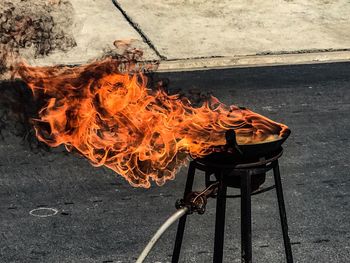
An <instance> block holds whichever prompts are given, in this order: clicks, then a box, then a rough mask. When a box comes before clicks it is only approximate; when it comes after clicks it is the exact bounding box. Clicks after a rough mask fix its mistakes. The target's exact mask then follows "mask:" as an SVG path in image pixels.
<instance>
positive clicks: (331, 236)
mask: <svg viewBox="0 0 350 263" xmlns="http://www.w3.org/2000/svg"><path fill="white" fill-rule="evenodd" d="M157 77H159V78H168V79H169V91H170V92H182V93H183V94H189V95H191V96H194V95H196V94H198V93H201V94H207V93H211V94H213V95H215V96H217V97H218V98H219V99H220V100H222V101H223V102H224V103H226V104H236V105H240V106H246V107H248V108H251V109H252V110H254V111H256V112H259V113H261V114H263V115H266V116H267V117H269V118H271V119H273V120H276V121H278V122H282V123H285V124H287V125H288V126H289V127H290V129H291V130H292V134H291V136H290V138H289V139H288V140H287V141H286V143H285V144H284V155H283V157H282V158H281V159H280V169H281V175H282V180H283V186H284V193H285V201H286V209H287V215H288V221H289V230H290V237H291V241H292V244H293V246H292V248H293V253H294V258H295V262H300V263H329V262H332V263H344V262H348V260H349V258H350V221H349V218H350V203H349V202H350V177H349V176H350V174H349V173H350V168H349V159H350V151H349V148H350V142H349V130H350V121H349V120H350V119H349V115H350V63H338V64H319V65H305V66H303V65H299V66H283V67H261V68H241V69H240V68H236V69H225V70H208V71H198V72H197V71H192V72H179V73H162V74H158V76H157ZM12 85H13V86H15V85H17V84H12V83H8V82H7V83H1V84H0V90H2V92H3V91H5V90H9V89H11V86H12ZM2 94H3V93H2ZM21 96H22V95H18V96H17V97H16V96H15V98H20V97H21ZM23 96H24V97H26V96H28V97H26V98H29V96H30V95H29V94H27V93H24V95H23ZM23 96H22V99H23ZM196 96H197V95H196ZM0 104H1V103H0ZM1 105H2V106H0V112H1V118H0V127H1V134H0V135H1V136H0V137H1V138H0V139H1V141H0V262H6V263H7V262H21V263H22V262H50V263H51V262H52V263H56V262H57V263H58V262H83V263H88V262H101V263H102V262H105V263H106V262H115V263H116V262H119V263H122V262H134V261H135V259H136V257H137V256H138V254H139V253H140V252H141V250H142V249H143V247H144V246H145V245H146V243H147V242H148V241H149V239H150V238H151V236H152V235H153V233H154V232H155V231H156V230H157V228H158V227H159V226H160V225H161V224H162V223H163V221H164V220H165V219H166V218H167V217H168V216H169V215H171V214H172V213H173V212H174V211H175V207H174V203H175V201H176V199H178V198H179V197H181V196H182V193H183V190H184V186H185V180H186V167H184V168H183V169H181V171H180V172H179V173H178V175H177V176H176V179H175V180H174V181H170V182H168V183H166V184H165V185H164V186H162V187H158V186H155V185H154V186H152V187H151V188H150V189H139V188H132V187H131V186H130V185H129V184H128V183H127V182H125V180H124V179H123V178H121V177H120V176H118V175H116V174H114V173H113V172H112V171H111V170H109V169H106V168H101V167H100V168H95V167H93V166H91V165H90V164H89V162H88V161H87V160H86V159H84V158H82V157H80V156H79V155H77V154H75V153H67V152H66V151H65V150H64V149H63V148H58V149H54V150H51V151H47V150H45V148H40V147H39V148H38V147H33V145H36V143H35V142H33V141H31V143H29V142H28V141H29V140H28V137H25V138H23V136H21V134H23V133H21V132H20V131H19V130H20V129H22V128H20V126H18V125H16V123H14V122H13V121H12V120H11V114H8V113H9V112H10V111H11V109H10V108H9V106H8V104H6V103H5V102H3V103H2V104H1ZM6 105H7V106H6ZM6 116H7V117H6ZM29 145H31V146H32V147H29ZM203 179H204V178H203V174H200V173H198V175H197V176H196V179H195V183H196V188H197V189H202V187H203ZM271 182H272V180H271V174H270V175H269V176H268V179H267V182H266V186H267V185H268V184H269V183H271ZM234 192H236V190H234V189H230V190H229V193H234ZM252 201H253V212H252V214H253V262H256V263H262V262H269V263H279V262H285V261H284V252H283V241H282V236H281V229H280V224H279V217H278V209H277V203H276V196H275V192H274V191H271V192H268V193H264V194H261V195H258V196H255V197H253V199H252ZM42 207H45V208H50V210H37V208H42ZM40 215H41V217H40ZM48 215H52V216H48ZM214 215H215V200H209V203H208V206H207V211H206V213H205V214H204V215H192V216H190V217H189V220H188V225H187V226H188V227H187V228H186V233H185V237H184V243H183V250H182V254H181V262H186V263H189V262H196V263H206V262H211V261H212V260H211V258H212V251H213V233H214ZM175 229H176V228H175V226H174V227H172V228H171V229H169V231H168V232H167V233H166V234H165V235H164V236H163V237H162V239H161V240H160V242H159V243H158V244H157V246H156V247H155V249H154V250H153V251H152V253H151V254H150V256H149V258H148V259H147V261H146V262H162V263H163V262H164V263H165V262H170V260H171V253H172V248H173V244H174V240H175ZM224 257H225V260H224V262H240V212H239V200H237V199H236V200H229V201H228V203H227V221H226V236H225V250H224Z"/></svg>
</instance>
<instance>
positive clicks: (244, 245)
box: [241, 173, 252, 263]
mask: <svg viewBox="0 0 350 263" xmlns="http://www.w3.org/2000/svg"><path fill="white" fill-rule="evenodd" d="M241 259H242V263H251V262H252V212H251V175H250V174H249V173H247V174H244V175H242V176H241Z"/></svg>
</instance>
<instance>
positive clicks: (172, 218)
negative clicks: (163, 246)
mask: <svg viewBox="0 0 350 263" xmlns="http://www.w3.org/2000/svg"><path fill="white" fill-rule="evenodd" d="M187 211H188V208H187V207H183V208H180V209H179V210H177V211H176V212H175V213H174V214H173V215H172V216H170V217H169V218H168V219H167V220H166V221H165V222H164V224H163V225H162V226H161V227H160V228H159V229H158V230H157V232H156V233H155V234H154V236H153V237H152V238H151V240H150V241H149V242H148V244H147V246H146V247H145V248H144V249H143V251H142V253H141V254H140V256H139V257H138V259H137V260H136V263H142V262H143V261H144V260H145V258H146V257H147V256H148V254H149V252H150V251H151V249H152V248H153V246H154V245H155V244H156V243H157V241H158V240H159V238H160V237H161V236H162V235H163V234H164V232H165V231H166V230H167V229H168V228H169V227H170V226H171V225H172V224H173V223H175V222H176V220H178V219H179V218H181V217H182V216H184V215H185V214H186V213H187Z"/></svg>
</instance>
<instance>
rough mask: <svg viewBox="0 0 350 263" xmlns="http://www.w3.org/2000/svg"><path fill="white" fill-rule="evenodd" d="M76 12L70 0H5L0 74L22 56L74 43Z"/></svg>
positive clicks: (1, 8)
mask: <svg viewBox="0 0 350 263" xmlns="http://www.w3.org/2000/svg"><path fill="white" fill-rule="evenodd" d="M73 15H74V10H73V7H72V5H71V3H70V2H69V1H67V0H11V1H10V0H5V1H3V0H2V1H1V2H0V77H1V75H2V74H4V73H6V72H8V71H11V70H12V69H13V67H14V65H15V64H16V63H17V62H18V60H19V59H20V58H21V57H22V56H24V57H34V58H37V57H42V56H47V55H48V54H50V53H51V52H52V51H54V50H62V51H67V50H69V49H71V48H72V47H74V46H75V45H76V43H75V40H74V38H73V36H72V33H71V27H72V25H73Z"/></svg>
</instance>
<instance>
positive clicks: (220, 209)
mask: <svg viewBox="0 0 350 263" xmlns="http://www.w3.org/2000/svg"><path fill="white" fill-rule="evenodd" d="M217 178H218V180H219V187H218V192H217V200H216V219H215V241H214V256H213V262H214V263H221V262H222V260H223V252H224V236H225V212H226V192H227V186H226V184H225V183H224V181H223V179H224V178H223V172H222V171H221V172H220V174H219V176H218V177H217Z"/></svg>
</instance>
